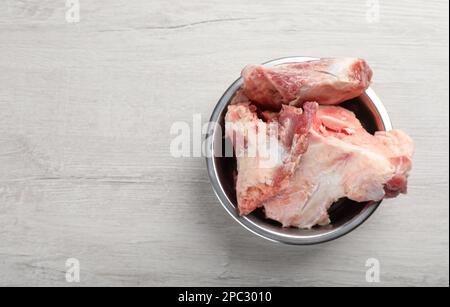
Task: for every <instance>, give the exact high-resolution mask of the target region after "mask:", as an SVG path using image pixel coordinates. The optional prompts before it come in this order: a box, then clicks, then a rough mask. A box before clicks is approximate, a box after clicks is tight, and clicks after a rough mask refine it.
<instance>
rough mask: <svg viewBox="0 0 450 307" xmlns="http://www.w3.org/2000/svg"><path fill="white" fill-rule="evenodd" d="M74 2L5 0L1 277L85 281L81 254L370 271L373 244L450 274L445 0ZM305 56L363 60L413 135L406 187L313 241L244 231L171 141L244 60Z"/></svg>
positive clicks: (166, 281) (201, 270)
mask: <svg viewBox="0 0 450 307" xmlns="http://www.w3.org/2000/svg"><path fill="white" fill-rule="evenodd" d="M73 1H74V0H72V2H73ZM64 2H65V1H63V0H46V1H37V0H22V1H17V0H3V1H1V3H0V71H1V72H0V84H1V85H0V242H1V243H0V285H3V286H13V285H32V286H37V285H40V286H43V285H62V286H64V285H73V284H68V283H67V282H66V278H65V275H66V266H65V265H66V260H67V259H68V258H76V259H78V260H79V262H80V267H81V271H80V278H81V282H80V283H79V284H78V285H83V286H87V285H95V286H97V285H115V286H119V285H127V286H134V285H138V286H156V285H157V286H205V285H208V286H251V285H259V286H284V285H285V286H309V285H311V286H321V285H330V286H367V285H372V284H368V283H367V282H366V270H367V268H366V266H365V264H366V261H367V259H369V258H376V259H378V260H379V262H380V265H381V283H380V284H376V285H381V286H390V285H396V286H397V285H407V286H420V285H423V286H448V284H449V204H448V203H449V117H448V115H449V103H448V101H449V89H448V84H449V70H448V69H449V58H448V50H449V48H448V46H449V45H448V40H449V31H448V29H449V16H448V6H449V4H448V1H446V0H435V1H433V2H429V1H424V0H413V1H406V0H401V1H384V0H380V2H379V11H377V1H375V0H374V1H369V2H368V3H366V2H365V1H358V0H348V1H340V3H337V2H333V4H331V2H330V1H324V0H320V1H298V0H286V1H258V2H257V1H242V0H230V1H216V0H214V1H211V0H208V1H207V0H196V1H181V0H177V1H163V0H150V1H149V0H135V1H127V0H113V1H87V0H79V4H80V20H79V22H76V21H77V19H76V17H77V16H76V13H75V14H70V13H72V12H74V11H72V10H73V9H76V6H75V7H74V6H70V5H69V7H68V8H66V7H65V3H64ZM69 2H70V1H69ZM69 4H70V3H69ZM67 12H69V14H66V13H67ZM377 12H379V14H378V13H377ZM66 15H67V18H66ZM74 21H75V22H74ZM291 55H311V56H359V57H363V58H366V59H367V60H368V61H369V63H370V64H371V66H372V68H373V69H374V71H375V78H374V84H373V88H374V89H375V91H376V92H377V94H378V95H379V96H380V97H381V99H382V100H383V102H384V103H385V105H386V107H387V109H388V111H389V114H390V116H391V119H392V121H393V123H394V125H395V127H399V128H402V129H403V130H405V131H406V132H408V133H409V134H410V135H411V136H412V137H413V138H414V140H415V143H416V153H415V157H414V171H413V173H412V176H411V179H410V184H409V189H410V191H409V194H408V195H407V196H402V197H399V198H397V199H394V200H388V201H385V202H384V203H383V205H382V206H381V208H380V209H379V210H378V211H377V212H376V214H375V215H374V216H373V217H372V218H371V219H370V220H369V221H368V222H366V223H365V224H364V225H363V226H362V227H361V228H359V229H358V230H356V231H355V232H353V233H351V234H350V235H348V236H346V237H344V238H342V239H339V240H337V241H334V242H331V243H327V244H323V245H319V246H312V247H295V246H283V245H277V244H273V243H270V242H266V241H265V240H263V239H260V238H257V237H255V236H254V235H252V234H250V233H249V232H247V231H246V230H244V229H243V228H242V227H241V226H239V225H238V224H237V223H236V222H234V221H233V220H232V219H231V218H230V217H229V216H228V215H227V213H226V212H225V210H223V208H222V207H221V206H220V204H219V202H218V201H217V199H216V197H215V196H214V194H213V192H212V189H211V187H210V184H209V180H208V177H207V172H206V169H205V162H204V159H202V158H174V157H172V156H171V155H170V151H169V146H170V142H171V140H172V139H173V138H174V135H171V134H170V128H171V126H172V124H173V123H174V122H177V121H185V122H188V123H191V124H190V125H192V120H193V115H194V114H201V116H202V119H203V121H205V122H206V121H207V120H208V118H209V115H210V114H211V111H212V109H213V107H214V105H215V103H216V101H217V100H218V99H219V97H220V96H221V94H222V93H223V92H224V90H225V89H226V88H227V87H228V85H229V84H230V83H231V82H232V81H233V80H234V79H236V78H237V77H238V74H239V71H240V69H241V68H242V67H243V66H244V65H245V64H247V63H259V62H264V61H266V60H270V59H273V58H278V57H283V56H291Z"/></svg>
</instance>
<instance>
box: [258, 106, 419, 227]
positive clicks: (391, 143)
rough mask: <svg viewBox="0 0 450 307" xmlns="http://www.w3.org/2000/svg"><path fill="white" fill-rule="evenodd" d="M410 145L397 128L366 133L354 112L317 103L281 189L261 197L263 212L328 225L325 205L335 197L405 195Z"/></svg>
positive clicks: (289, 221) (289, 222)
mask: <svg viewBox="0 0 450 307" xmlns="http://www.w3.org/2000/svg"><path fill="white" fill-rule="evenodd" d="M412 153H413V143H412V140H411V138H410V137H409V136H407V135H406V134H405V133H403V132H401V131H399V130H392V131H389V132H377V133H375V135H371V134H369V133H368V132H366V130H365V129H364V128H363V127H362V126H361V123H360V122H359V121H358V119H357V118H356V117H355V114H354V113H352V112H350V111H348V110H346V109H344V108H341V107H335V106H321V107H320V108H319V110H318V112H317V114H316V117H315V119H314V123H313V125H312V129H311V133H310V136H309V147H308V150H307V151H306V152H305V153H304V154H303V155H302V157H301V161H300V163H299V164H298V167H297V169H296V171H295V174H294V175H293V176H291V177H290V180H289V183H288V184H287V186H286V188H284V189H283V190H282V191H280V192H279V193H278V194H277V195H275V196H274V197H272V198H271V199H269V200H267V201H266V202H265V203H264V204H263V206H264V209H265V213H266V216H267V217H268V218H270V219H273V220H276V221H279V222H280V223H282V224H283V226H285V227H288V226H294V227H299V228H311V227H313V226H315V225H326V224H329V223H330V220H329V217H328V209H329V208H330V206H331V205H332V204H333V203H334V202H336V201H337V200H339V199H340V198H344V197H348V198H349V199H352V200H354V201H358V202H364V201H371V200H373V201H378V200H381V199H383V198H384V197H395V196H397V195H398V194H400V193H406V190H407V189H406V188H407V178H408V175H409V172H410V170H411V156H412Z"/></svg>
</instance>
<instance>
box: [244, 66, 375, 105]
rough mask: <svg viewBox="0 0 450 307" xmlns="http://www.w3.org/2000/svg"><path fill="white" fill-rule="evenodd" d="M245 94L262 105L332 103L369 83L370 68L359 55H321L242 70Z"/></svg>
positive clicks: (358, 94) (353, 96)
mask: <svg viewBox="0 0 450 307" xmlns="http://www.w3.org/2000/svg"><path fill="white" fill-rule="evenodd" d="M242 77H243V78H244V85H243V91H244V93H245V95H246V96H247V97H248V98H249V99H250V100H251V101H253V102H254V103H255V104H257V105H258V106H259V107H261V108H263V109H269V110H280V109H281V105H283V104H291V105H296V106H301V105H302V104H303V103H304V102H306V101H316V102H317V103H319V104H321V105H335V104H338V103H341V102H343V101H346V100H349V99H352V98H355V97H358V96H360V95H361V94H362V93H363V92H364V91H365V90H366V89H367V88H368V87H369V85H370V81H371V79H372V70H371V69H370V67H369V65H368V64H367V63H366V62H365V61H364V60H361V59H354V58H343V59H330V58H328V59H320V60H315V61H308V62H301V63H290V64H282V65H278V66H275V67H273V68H266V67H264V66H261V65H248V66H247V67H245V68H244V70H243V71H242Z"/></svg>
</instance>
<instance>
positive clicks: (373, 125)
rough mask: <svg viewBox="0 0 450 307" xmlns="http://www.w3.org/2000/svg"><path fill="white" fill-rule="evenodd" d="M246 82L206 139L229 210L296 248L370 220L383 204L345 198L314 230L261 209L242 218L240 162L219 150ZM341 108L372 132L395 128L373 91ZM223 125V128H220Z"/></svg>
mask: <svg viewBox="0 0 450 307" xmlns="http://www.w3.org/2000/svg"><path fill="white" fill-rule="evenodd" d="M310 60H317V58H311V57H288V58H282V59H278V60H273V61H270V62H267V63H265V64H263V65H265V66H267V67H272V66H276V65H279V64H283V63H292V62H304V61H310ZM242 83H243V80H242V78H239V79H238V80H236V81H235V82H234V83H233V84H232V85H231V86H230V87H229V88H228V90H227V91H226V92H225V93H224V95H223V96H222V98H221V99H220V100H219V102H218V103H217V106H216V107H215V109H214V111H213V113H212V116H211V120H210V122H211V125H210V129H209V131H208V135H207V136H206V145H207V149H208V151H209V155H208V157H207V158H206V160H207V161H206V162H207V167H208V173H209V177H210V180H211V184H212V187H213V189H214V192H215V193H216V195H217V197H218V199H219V201H220V203H221V204H222V206H223V207H224V208H225V210H227V212H228V213H229V214H230V215H231V216H232V217H233V218H234V219H235V220H236V221H237V222H239V223H240V224H241V225H242V226H244V227H245V228H246V229H248V230H249V231H251V232H252V233H254V234H256V235H258V236H260V237H262V238H264V239H267V240H270V241H273V242H280V243H285V244H295V245H310V244H318V243H323V242H327V241H331V240H334V239H337V238H339V237H341V236H343V235H345V234H347V233H349V232H351V231H352V230H354V229H355V228H357V227H358V226H359V225H361V224H362V223H363V222H364V221H366V220H367V219H368V218H369V217H370V216H371V215H372V214H373V213H374V212H375V210H376V209H377V208H378V206H379V205H380V203H381V201H380V202H365V203H357V202H354V201H351V200H349V199H342V200H340V201H339V202H337V203H335V204H334V205H333V206H332V207H331V208H330V210H329V214H330V219H331V224H330V225H328V226H320V227H319V226H317V227H313V228H312V229H297V228H283V227H281V224H279V223H277V222H276V221H272V220H269V219H266V218H265V216H264V213H263V212H262V211H261V210H256V211H255V212H253V213H251V214H250V215H248V216H239V214H238V212H237V201H236V191H235V187H234V180H233V172H234V170H235V169H236V159H235V158H231V157H220V155H217V153H216V152H215V151H216V150H217V148H225V147H224V146H225V142H227V141H229V140H226V139H225V137H224V131H225V128H224V126H225V125H224V117H225V114H226V112H227V106H228V104H229V103H230V102H231V100H232V98H233V96H234V94H235V93H236V91H237V90H238V89H239V88H240V87H241V85H242ZM341 106H343V107H345V108H347V109H349V110H351V111H353V112H355V114H356V116H357V117H358V119H359V120H360V121H361V123H362V124H363V126H364V127H365V128H366V130H367V131H369V132H371V133H374V132H375V131H387V130H391V129H392V124H391V121H390V119H389V116H388V114H387V112H386V109H385V107H384V106H383V104H382V102H381V101H380V99H379V98H378V97H377V95H376V94H375V92H374V91H373V90H372V89H371V88H368V89H367V90H366V92H365V93H364V94H363V95H361V96H360V97H358V98H356V99H353V100H349V101H346V102H344V103H343V104H341ZM219 125H220V127H221V128H222V129H218V128H219ZM219 145H220V146H219Z"/></svg>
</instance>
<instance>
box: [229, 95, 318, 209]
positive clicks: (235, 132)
mask: <svg viewBox="0 0 450 307" xmlns="http://www.w3.org/2000/svg"><path fill="white" fill-rule="evenodd" d="M317 109H318V105H317V103H315V102H308V103H305V104H304V106H303V109H301V108H296V107H292V106H284V107H283V109H282V111H281V112H280V114H279V115H278V116H277V117H276V118H275V117H274V118H273V120H271V121H269V122H265V121H263V120H261V119H260V118H258V115H257V112H256V111H257V110H256V107H255V106H254V105H251V104H250V103H248V102H240V103H239V102H237V103H235V104H232V105H230V106H229V107H228V112H227V114H226V117H225V128H226V136H227V137H229V138H230V139H231V140H232V142H233V147H234V151H235V154H236V158H237V164H238V166H237V171H238V175H237V180H236V192H237V200H238V207H239V212H240V214H241V215H247V214H249V213H251V212H252V211H253V210H255V209H256V208H258V207H260V206H261V205H262V203H263V202H264V201H266V200H268V199H269V198H271V197H273V196H275V195H276V194H277V193H278V192H279V191H280V190H282V189H284V188H286V187H287V185H288V183H289V178H290V177H291V176H292V175H293V173H294V171H295V169H296V167H297V165H298V163H299V161H300V157H301V155H302V154H303V153H304V152H305V151H306V149H307V145H308V144H307V135H308V133H309V131H310V128H311V124H312V121H313V119H314V115H315V113H316V111H317Z"/></svg>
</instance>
